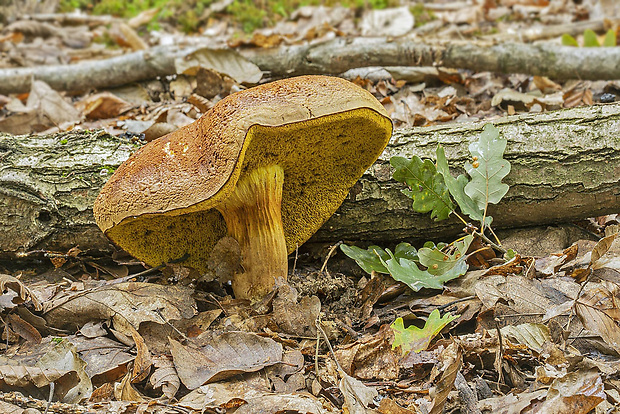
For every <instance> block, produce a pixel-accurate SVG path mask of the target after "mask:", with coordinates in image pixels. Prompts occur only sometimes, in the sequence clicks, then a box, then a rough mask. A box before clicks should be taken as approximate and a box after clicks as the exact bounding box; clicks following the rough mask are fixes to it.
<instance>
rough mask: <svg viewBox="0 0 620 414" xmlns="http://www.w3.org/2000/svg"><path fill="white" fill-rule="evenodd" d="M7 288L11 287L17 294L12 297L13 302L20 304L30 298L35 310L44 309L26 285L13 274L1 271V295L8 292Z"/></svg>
mask: <svg viewBox="0 0 620 414" xmlns="http://www.w3.org/2000/svg"><path fill="white" fill-rule="evenodd" d="M7 289H11V290H12V291H13V292H15V293H16V294H17V296H15V297H13V298H12V299H11V302H12V303H14V304H17V305H19V304H21V303H24V302H27V301H29V300H30V301H32V305H33V307H34V310H36V311H40V310H41V309H42V306H41V302H40V301H39V299H38V298H37V297H36V296H35V295H34V294H33V293H32V292H31V291H30V289H28V287H27V286H26V285H24V284H23V283H22V282H21V281H20V280H19V279H16V278H14V277H13V276H10V275H5V274H2V273H0V296H2V295H5V293H4V292H6V290H7ZM0 303H2V305H3V306H5V307H7V304H5V303H3V302H0Z"/></svg>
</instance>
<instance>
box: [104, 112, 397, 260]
mask: <svg viewBox="0 0 620 414" xmlns="http://www.w3.org/2000/svg"><path fill="white" fill-rule="evenodd" d="M391 130H392V127H391V122H390V120H389V119H388V118H386V117H385V116H383V115H380V114H378V113H377V112H376V111H374V110H371V109H367V108H362V109H355V110H351V111H347V112H342V113H337V114H332V115H327V116H323V117H319V118H314V119H311V120H308V121H302V122H297V123H291V124H286V125H283V126H278V127H265V126H261V125H254V126H252V127H251V128H250V129H249V130H248V132H247V134H246V138H245V141H244V145H243V149H242V151H241V155H240V158H239V161H238V162H237V165H236V166H235V171H234V172H233V174H232V175H231V178H230V179H229V181H228V182H227V183H226V184H225V185H224V187H223V188H222V189H221V190H220V192H219V193H218V194H216V195H215V196H214V197H211V198H210V199H208V200H205V201H204V202H202V203H200V204H198V205H195V206H191V207H189V208H187V209H178V210H174V211H171V212H168V213H166V214H164V215H154V214H145V215H143V216H140V217H136V218H133V219H131V220H125V221H124V222H122V223H120V224H119V225H117V226H115V227H113V228H111V229H110V230H109V231H108V232H107V235H108V236H109V237H110V239H112V241H114V242H115V243H116V244H118V245H119V246H120V247H122V248H123V249H125V250H126V251H127V252H129V253H130V254H131V255H133V256H134V257H136V258H137V259H140V260H142V261H144V262H145V263H147V264H149V265H151V266H157V265H159V264H162V263H165V262H169V261H171V260H178V259H180V258H182V257H186V260H185V261H184V262H183V264H184V265H186V266H191V267H194V268H196V269H197V270H199V271H201V272H202V271H205V270H207V262H208V258H209V254H210V252H211V249H212V248H213V246H214V245H215V244H216V243H217V241H218V240H219V239H220V238H222V237H223V236H225V235H226V224H225V222H224V219H223V218H222V216H221V215H220V213H219V212H218V211H217V210H215V208H214V207H215V206H217V204H218V203H220V202H221V201H222V199H224V198H225V197H226V196H227V195H228V194H230V193H231V191H232V189H233V188H234V185H235V184H236V182H237V181H238V179H239V177H240V176H243V175H244V174H246V173H247V172H248V171H252V170H253V169H256V168H258V167H267V166H272V165H279V166H280V167H282V169H283V170H284V184H283V189H282V223H283V227H284V234H285V238H286V246H287V250H288V252H289V253H290V252H292V251H294V250H295V249H296V248H297V246H301V245H302V244H303V243H304V242H305V241H306V240H308V239H309V238H310V237H311V236H312V235H313V234H314V233H315V232H316V231H317V230H318V229H319V227H321V225H323V223H325V221H327V219H329V217H331V215H332V214H333V213H334V212H335V211H336V210H337V209H338V207H339V206H340V204H341V203H342V201H343V200H344V198H345V197H346V195H347V193H348V190H349V188H351V187H352V186H353V184H355V182H356V181H357V180H358V179H359V177H361V175H362V174H363V173H364V171H365V170H366V169H367V168H368V167H369V166H370V165H372V163H373V162H374V161H375V160H376V158H377V157H378V156H379V155H380V154H381V152H382V151H383V148H384V147H385V145H386V144H387V142H388V140H389V138H390V136H391Z"/></svg>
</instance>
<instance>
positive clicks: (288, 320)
mask: <svg viewBox="0 0 620 414" xmlns="http://www.w3.org/2000/svg"><path fill="white" fill-rule="evenodd" d="M320 311H321V301H320V300H319V298H318V297H316V296H304V297H303V298H302V299H301V301H300V302H299V303H297V290H295V288H293V287H291V286H289V285H283V286H281V287H280V288H279V289H278V294H277V296H276V297H275V298H274V299H273V321H274V322H275V323H276V324H277V325H278V327H279V328H280V329H281V330H282V332H284V333H287V334H290V335H297V336H315V335H316V327H315V326H314V321H315V320H316V319H317V317H318V316H319V312H320Z"/></svg>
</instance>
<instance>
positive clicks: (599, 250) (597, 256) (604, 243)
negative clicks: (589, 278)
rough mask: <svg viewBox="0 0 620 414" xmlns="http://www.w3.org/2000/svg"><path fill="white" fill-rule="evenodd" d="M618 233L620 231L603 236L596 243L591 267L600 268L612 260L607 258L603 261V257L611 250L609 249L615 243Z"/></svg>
mask: <svg viewBox="0 0 620 414" xmlns="http://www.w3.org/2000/svg"><path fill="white" fill-rule="evenodd" d="M618 234H620V233H613V234H610V235H609V236H606V237H603V238H602V239H600V240H599V241H598V242H597V243H596V245H595V246H594V249H592V255H591V256H590V267H591V268H593V269H599V268H601V267H604V266H605V265H606V264H607V262H609V261H610V260H606V261H602V262H601V258H602V257H603V256H605V255H606V254H607V252H609V250H610V249H611V247H612V246H613V244H614V241H615V240H616V238H617V237H618ZM599 262H601V263H599Z"/></svg>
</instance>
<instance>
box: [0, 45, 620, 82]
mask: <svg viewBox="0 0 620 414" xmlns="http://www.w3.org/2000/svg"><path fill="white" fill-rule="evenodd" d="M209 42H210V41H209V40H208V39H207V40H206V41H205V45H204V46H208V44H209ZM204 46H200V45H196V46H193V47H190V48H187V49H182V48H179V47H176V46H159V47H154V48H152V49H149V50H141V51H138V52H134V53H128V54H125V55H122V56H116V57H112V58H108V59H101V60H93V61H84V62H80V63H76V64H71V65H56V66H54V65H46V66H40V67H22V68H5V69H0V93H2V94H9V93H23V92H28V91H29V90H30V85H31V82H32V80H33V79H36V80H42V81H44V82H46V83H47V84H49V85H50V86H51V87H52V88H53V89H55V90H65V91H84V90H90V89H92V88H104V87H105V88H109V87H114V86H121V85H125V84H127V83H131V82H138V81H144V80H149V79H155V78H156V77H158V76H169V75H174V74H176V73H177V69H176V67H175V60H176V59H178V58H183V57H185V56H187V55H189V54H190V53H192V52H194V51H195V50H197V49H199V48H200V47H204ZM239 52H240V53H241V55H242V56H244V57H245V58H246V59H247V60H249V61H250V62H252V63H253V64H255V65H257V66H258V67H259V68H260V69H261V70H262V71H263V72H266V73H267V74H268V75H269V76H270V77H273V78H278V77H289V76H296V75H308V74H323V75H329V74H332V75H337V74H340V73H343V72H345V71H347V70H349V69H354V68H359V67H367V66H383V67H386V66H443V67H447V68H456V69H469V70H473V71H491V72H501V73H524V74H529V75H540V76H548V77H550V78H554V79H560V80H564V79H582V80H613V79H620V71H618V69H617V68H618V67H620V48H612V47H608V48H600V47H598V48H597V47H591V48H575V47H568V46H559V45H557V44H553V43H540V44H524V43H510V42H507V43H500V44H493V43H492V42H454V41H452V42H436V43H421V42H419V41H417V40H410V39H400V40H389V39H386V38H336V39H333V40H330V41H326V42H322V43H316V44H311V45H293V46H282V47H276V48H269V49H264V48H253V49H239Z"/></svg>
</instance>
